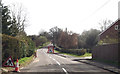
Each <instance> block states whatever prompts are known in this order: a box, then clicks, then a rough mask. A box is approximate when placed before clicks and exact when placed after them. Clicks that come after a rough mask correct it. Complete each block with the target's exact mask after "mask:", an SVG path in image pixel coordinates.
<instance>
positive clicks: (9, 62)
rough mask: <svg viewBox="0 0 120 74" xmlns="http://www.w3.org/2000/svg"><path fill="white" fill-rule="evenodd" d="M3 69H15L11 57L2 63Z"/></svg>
mask: <svg viewBox="0 0 120 74" xmlns="http://www.w3.org/2000/svg"><path fill="white" fill-rule="evenodd" d="M3 67H15V64H14V62H13V60H12V57H11V56H10V57H9V58H8V59H7V60H6V61H5V62H4V63H3Z"/></svg>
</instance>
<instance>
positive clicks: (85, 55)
mask: <svg viewBox="0 0 120 74" xmlns="http://www.w3.org/2000/svg"><path fill="white" fill-rule="evenodd" d="M55 52H57V53H61V54H64V55H70V56H74V57H89V56H92V53H85V54H84V55H76V54H70V53H63V52H60V51H57V50H55Z"/></svg>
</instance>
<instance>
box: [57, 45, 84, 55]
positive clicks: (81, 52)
mask: <svg viewBox="0 0 120 74" xmlns="http://www.w3.org/2000/svg"><path fill="white" fill-rule="evenodd" d="M55 50H57V51H60V52H63V53H70V54H75V55H84V54H85V53H86V49H63V48H59V47H57V46H56V47H55Z"/></svg>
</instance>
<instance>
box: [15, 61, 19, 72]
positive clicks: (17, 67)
mask: <svg viewBox="0 0 120 74" xmlns="http://www.w3.org/2000/svg"><path fill="white" fill-rule="evenodd" d="M15 72H20V71H19V62H18V59H17V62H16V67H15Z"/></svg>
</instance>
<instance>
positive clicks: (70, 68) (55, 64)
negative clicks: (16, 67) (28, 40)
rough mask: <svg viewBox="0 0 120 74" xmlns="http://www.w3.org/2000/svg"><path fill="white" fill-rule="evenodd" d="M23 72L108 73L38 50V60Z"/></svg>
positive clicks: (44, 50) (45, 50) (22, 70)
mask: <svg viewBox="0 0 120 74" xmlns="http://www.w3.org/2000/svg"><path fill="white" fill-rule="evenodd" d="M20 71H21V72H48V73H50V72H61V73H64V74H69V73H71V72H77V73H78V72H92V73H100V72H103V73H108V74H112V73H110V72H109V71H107V70H104V69H101V68H98V67H95V66H92V65H88V64H85V63H81V62H77V61H72V60H71V59H69V58H65V57H61V56H59V55H57V54H49V53H47V49H45V48H44V49H38V50H37V58H36V59H35V60H34V61H33V62H32V63H31V64H29V65H28V66H26V67H24V68H23V69H21V70H20Z"/></svg>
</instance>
